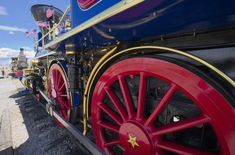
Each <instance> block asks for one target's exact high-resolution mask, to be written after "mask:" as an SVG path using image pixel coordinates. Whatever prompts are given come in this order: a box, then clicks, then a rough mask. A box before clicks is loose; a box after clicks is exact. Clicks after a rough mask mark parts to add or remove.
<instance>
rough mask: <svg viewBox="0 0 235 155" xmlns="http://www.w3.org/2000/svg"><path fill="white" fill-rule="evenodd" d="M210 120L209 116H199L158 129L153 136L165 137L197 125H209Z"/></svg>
mask: <svg viewBox="0 0 235 155" xmlns="http://www.w3.org/2000/svg"><path fill="white" fill-rule="evenodd" d="M209 122H210V118H209V117H207V116H199V117H196V118H189V119H186V120H182V121H180V122H177V123H174V124H169V125H166V126H164V127H160V128H158V129H156V131H155V132H153V133H152V135H153V136H159V135H164V134H168V133H172V132H177V131H180V130H184V129H188V128H191V127H194V126H197V125H202V124H205V123H209Z"/></svg>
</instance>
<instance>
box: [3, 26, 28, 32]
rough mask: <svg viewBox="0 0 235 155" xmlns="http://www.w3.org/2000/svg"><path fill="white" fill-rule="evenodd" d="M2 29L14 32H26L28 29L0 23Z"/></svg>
mask: <svg viewBox="0 0 235 155" xmlns="http://www.w3.org/2000/svg"><path fill="white" fill-rule="evenodd" d="M0 30H2V31H9V32H10V31H12V32H26V31H28V30H27V29H25V28H18V27H16V26H14V27H13V26H4V25H0Z"/></svg>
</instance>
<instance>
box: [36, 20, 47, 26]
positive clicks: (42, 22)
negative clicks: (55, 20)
mask: <svg viewBox="0 0 235 155" xmlns="http://www.w3.org/2000/svg"><path fill="white" fill-rule="evenodd" d="M36 24H37V25H38V26H39V27H46V26H49V22H47V21H37V22H36Z"/></svg>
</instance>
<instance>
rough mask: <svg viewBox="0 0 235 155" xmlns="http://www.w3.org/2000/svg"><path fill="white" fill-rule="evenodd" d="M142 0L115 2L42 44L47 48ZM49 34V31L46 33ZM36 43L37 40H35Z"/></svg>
mask: <svg viewBox="0 0 235 155" xmlns="http://www.w3.org/2000/svg"><path fill="white" fill-rule="evenodd" d="M143 1H144V0H122V1H120V2H119V3H117V4H116V5H114V6H112V7H110V8H108V9H107V10H105V11H103V12H102V13H100V14H98V15H96V16H95V17H93V18H91V19H89V20H88V21H86V22H84V23H82V24H81V25H78V26H77V27H75V28H73V29H72V30H70V31H69V32H67V33H65V34H64V35H62V36H60V37H58V38H56V39H55V40H54V41H52V42H50V43H48V44H46V45H45V46H44V48H48V47H50V46H53V45H55V44H57V43H59V42H61V41H63V40H65V39H67V38H69V37H71V36H73V35H75V34H77V33H79V32H81V31H83V30H85V29H87V28H89V27H91V26H93V25H95V24H97V23H100V22H101V21H104V20H105V19H108V18H109V17H111V16H114V15H116V14H118V13H120V12H122V11H124V10H126V9H128V8H130V7H132V6H135V5H137V4H139V3H141V2H143ZM48 34H49V33H48ZM36 43H37V42H36Z"/></svg>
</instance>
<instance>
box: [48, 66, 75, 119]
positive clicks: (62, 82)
mask: <svg viewBox="0 0 235 155" xmlns="http://www.w3.org/2000/svg"><path fill="white" fill-rule="evenodd" d="M48 95H49V97H51V98H53V99H54V100H55V102H56V103H58V113H59V114H60V115H61V116H62V118H63V119H64V120H66V121H69V120H70V109H71V101H70V95H69V93H68V83H67V80H66V77H65V74H64V71H63V70H62V68H61V67H60V66H59V65H58V64H53V65H52V66H51V67H50V70H49V76H48Z"/></svg>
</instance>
